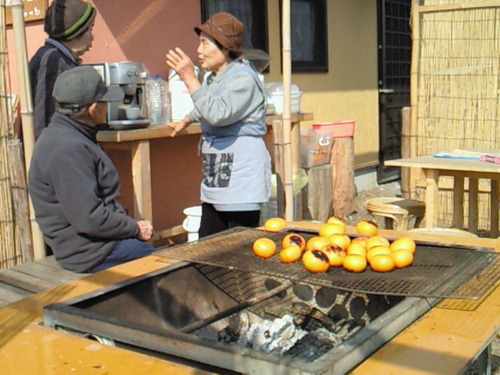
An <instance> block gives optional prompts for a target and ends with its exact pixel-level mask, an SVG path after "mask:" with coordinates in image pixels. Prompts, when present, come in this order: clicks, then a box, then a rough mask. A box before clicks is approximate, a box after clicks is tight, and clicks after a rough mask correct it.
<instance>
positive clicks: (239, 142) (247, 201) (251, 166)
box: [166, 12, 271, 237]
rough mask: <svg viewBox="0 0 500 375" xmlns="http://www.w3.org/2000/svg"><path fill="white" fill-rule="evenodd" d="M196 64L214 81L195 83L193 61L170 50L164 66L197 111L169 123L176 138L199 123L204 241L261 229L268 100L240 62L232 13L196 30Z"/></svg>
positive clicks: (266, 191) (267, 169) (267, 172)
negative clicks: (240, 228)
mask: <svg viewBox="0 0 500 375" xmlns="http://www.w3.org/2000/svg"><path fill="white" fill-rule="evenodd" d="M195 32H196V33H197V34H198V35H199V38H200V44H199V47H198V50H197V52H198V59H199V62H200V66H201V68H202V69H204V70H205V71H207V72H209V74H208V75H207V76H206V77H205V79H204V81H203V83H201V82H200V81H199V80H198V77H197V76H196V73H195V68H194V65H193V62H192V61H191V59H190V58H189V57H188V56H187V55H186V54H185V53H184V52H183V51H182V50H181V49H180V48H176V49H175V50H174V51H169V52H168V53H167V55H166V63H167V65H168V66H169V67H170V68H172V69H174V70H175V71H176V72H177V74H178V75H179V77H180V78H181V79H182V80H183V82H184V83H185V84H186V87H187V89H188V91H189V93H190V94H191V98H192V99H193V103H194V110H193V111H192V112H191V113H189V114H188V115H187V116H186V117H185V118H184V119H183V120H181V121H180V122H176V123H170V124H168V126H170V127H171V128H173V132H172V136H175V135H177V133H178V132H179V131H181V130H182V129H184V128H185V127H186V126H188V125H189V124H191V123H192V122H200V123H201V128H202V131H203V135H202V138H201V153H202V158H203V168H202V172H203V178H202V183H201V201H202V217H201V226H200V230H199V235H200V237H204V236H208V235H210V234H214V233H218V232H221V231H223V230H225V229H229V228H233V227H235V226H246V227H256V226H258V225H259V219H260V205H261V204H262V203H264V202H267V201H268V200H269V195H270V181H271V158H270V156H269V153H268V151H267V148H266V145H265V143H264V140H263V135H264V134H265V133H266V131H267V126H266V123H265V116H266V99H265V92H264V87H263V84H262V82H261V81H260V80H259V78H258V75H257V72H256V70H255V68H254V67H253V65H252V64H251V63H250V62H249V61H248V60H246V59H244V58H242V57H240V56H241V55H242V51H241V50H240V47H241V44H242V42H243V24H242V23H241V22H240V21H239V20H238V19H237V18H235V17H234V16H232V15H231V14H229V13H224V12H220V13H216V14H214V15H213V16H212V17H210V18H209V19H208V20H207V21H206V22H205V23H204V24H202V25H200V26H198V27H196V28H195Z"/></svg>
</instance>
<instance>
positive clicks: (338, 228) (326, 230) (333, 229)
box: [318, 223, 345, 237]
mask: <svg viewBox="0 0 500 375" xmlns="http://www.w3.org/2000/svg"><path fill="white" fill-rule="evenodd" d="M344 233H345V226H344V225H342V224H327V223H325V224H322V225H321V226H320V227H319V232H318V234H319V235H320V236H321V237H330V236H333V235H334V234H344Z"/></svg>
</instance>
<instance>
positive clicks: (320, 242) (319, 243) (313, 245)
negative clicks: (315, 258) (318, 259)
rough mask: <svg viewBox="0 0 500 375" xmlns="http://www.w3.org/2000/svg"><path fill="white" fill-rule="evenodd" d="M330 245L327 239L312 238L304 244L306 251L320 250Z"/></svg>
mask: <svg viewBox="0 0 500 375" xmlns="http://www.w3.org/2000/svg"><path fill="white" fill-rule="evenodd" d="M326 245H330V239H329V238H327V237H321V236H313V237H311V238H309V239H308V240H307V242H306V250H320V249H321V248H322V247H323V246H326Z"/></svg>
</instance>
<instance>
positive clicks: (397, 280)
mask: <svg viewBox="0 0 500 375" xmlns="http://www.w3.org/2000/svg"><path fill="white" fill-rule="evenodd" d="M296 233H300V234H301V235H302V236H304V238H306V239H308V238H309V237H311V236H312V235H313V234H311V233H303V232H300V231H296ZM285 234H286V233H284V232H279V233H269V232H265V231H262V230H258V229H249V228H234V229H231V230H228V231H225V232H223V233H221V234H219V235H217V236H212V237H207V238H206V239H203V240H200V241H199V242H197V243H186V244H181V245H177V246H174V247H169V248H167V249H164V250H160V251H158V252H157V253H156V255H159V256H161V257H165V258H173V259H179V260H185V261H189V262H192V263H200V264H207V265H212V266H218V267H224V268H228V269H235V270H242V271H248V272H255V273H260V274H264V275H269V276H274V277H279V278H284V279H290V280H293V281H300V282H302V283H311V284H314V285H319V286H325V287H334V288H337V289H340V290H346V291H352V292H359V293H368V294H382V295H394V296H416V297H439V298H446V297H448V298H469V299H477V298H479V297H480V296H481V295H482V294H483V293H484V292H485V291H486V290H488V289H489V288H490V287H491V286H493V285H494V284H495V283H496V282H498V279H499V275H500V272H499V271H500V257H499V254H496V253H494V252H491V251H485V250H481V249H474V250H471V249H470V248H460V247H451V246H441V245H430V244H420V243H417V251H416V253H415V259H414V261H413V264H412V265H411V266H410V267H407V268H403V269H396V270H394V271H392V272H388V273H378V272H373V271H371V270H370V269H367V270H366V271H364V272H362V273H351V272H347V271H345V270H344V269H342V268H338V267H336V268H330V270H329V271H328V272H326V273H324V274H312V273H310V272H308V271H307V270H306V269H305V268H304V267H303V266H302V264H301V263H300V262H296V263H293V264H283V263H281V262H280V260H279V258H278V256H273V257H272V258H269V259H261V258H258V257H256V256H255V255H254V254H253V251H252V243H253V241H254V240H255V239H257V238H259V237H269V238H271V239H273V240H274V241H275V242H276V243H277V245H278V249H279V248H280V242H281V239H282V238H283V236H284V235H285ZM476 275H481V277H475V276H476ZM469 280H471V281H470V282H471V283H473V285H474V287H467V284H466V282H467V281H469ZM459 287H460V288H459Z"/></svg>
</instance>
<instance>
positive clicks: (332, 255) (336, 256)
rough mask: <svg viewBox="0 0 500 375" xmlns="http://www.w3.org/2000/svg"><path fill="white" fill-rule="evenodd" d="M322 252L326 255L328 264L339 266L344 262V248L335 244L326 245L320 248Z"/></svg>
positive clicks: (345, 254)
mask: <svg viewBox="0 0 500 375" xmlns="http://www.w3.org/2000/svg"><path fill="white" fill-rule="evenodd" d="M321 251H322V252H323V253H325V254H326V256H327V257H328V262H329V263H330V266H333V267H339V266H341V265H342V264H343V263H344V259H345V257H346V256H347V253H346V252H345V250H344V249H343V248H342V247H340V246H337V245H326V246H325V247H323V248H322V249H321Z"/></svg>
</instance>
